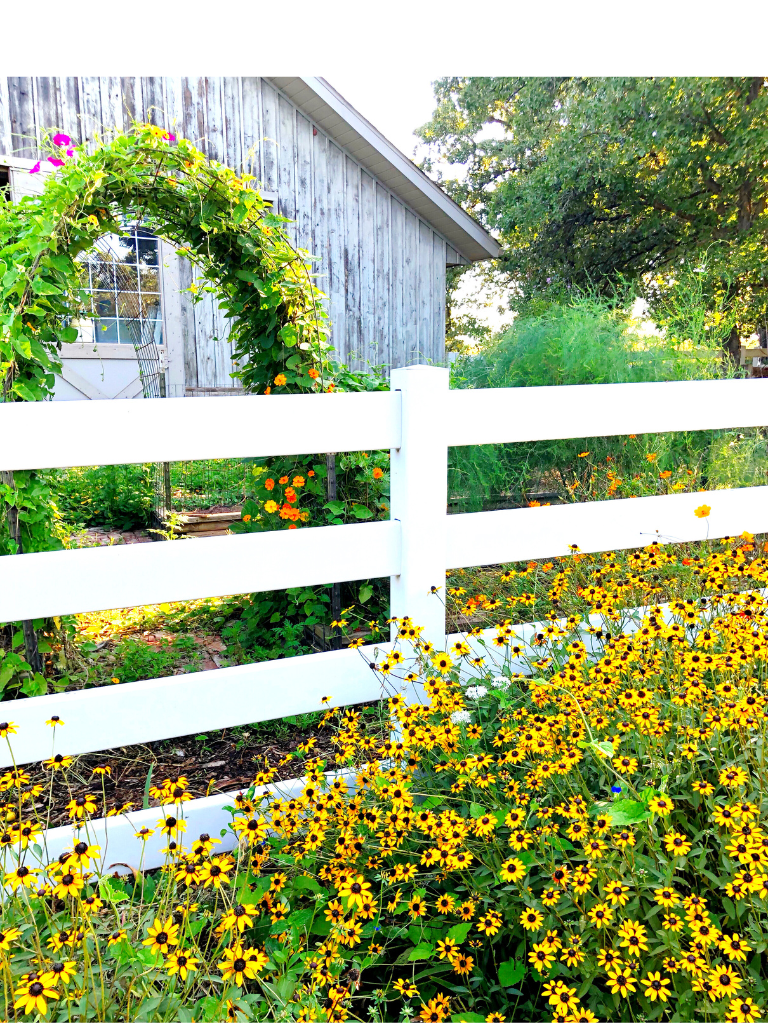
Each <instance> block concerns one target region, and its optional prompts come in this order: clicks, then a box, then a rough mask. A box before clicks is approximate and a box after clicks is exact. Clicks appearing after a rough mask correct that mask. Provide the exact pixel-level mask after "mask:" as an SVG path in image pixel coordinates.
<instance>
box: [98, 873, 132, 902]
mask: <svg viewBox="0 0 768 1024" xmlns="http://www.w3.org/2000/svg"><path fill="white" fill-rule="evenodd" d="M99 896H101V898H102V899H103V900H104V902H105V903H122V901H123V900H127V899H128V893H127V892H126V891H125V889H124V888H123V887H122V885H121V884H120V882H118V881H116V880H115V879H114V878H102V879H101V881H100V882H99Z"/></svg>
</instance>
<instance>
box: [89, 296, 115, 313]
mask: <svg viewBox="0 0 768 1024" xmlns="http://www.w3.org/2000/svg"><path fill="white" fill-rule="evenodd" d="M93 311H94V313H96V314H97V316H106V317H112V316H115V315H116V310H115V293H114V292H94V293H93Z"/></svg>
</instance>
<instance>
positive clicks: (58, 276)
mask: <svg viewBox="0 0 768 1024" xmlns="http://www.w3.org/2000/svg"><path fill="white" fill-rule="evenodd" d="M53 141H54V142H56V141H58V142H60V143H61V145H59V146H55V145H54V146H53V152H54V153H55V154H56V155H55V156H53V157H52V158H49V159H51V160H52V162H54V163H57V164H59V165H61V166H60V170H59V172H58V173H57V174H55V175H51V176H50V177H49V178H48V180H47V181H46V184H45V188H44V190H43V192H42V194H41V195H39V196H34V197H31V196H27V197H25V198H24V199H22V201H21V202H20V203H18V204H16V205H11V204H4V208H3V210H2V215H0V261H1V262H0V281H1V282H2V284H1V288H2V290H1V291H0V316H1V317H2V333H0V360H2V362H1V363H0V372H2V382H3V395H4V399H5V400H6V401H7V400H9V399H10V400H11V401H13V400H15V399H22V400H26V401H30V400H32V401H34V400H39V399H41V398H45V397H47V395H48V394H49V393H50V392H51V390H52V385H53V377H52V374H53V372H54V371H55V370H56V369H57V366H58V362H57V351H58V349H59V347H60V343H61V342H62V341H73V340H74V339H75V337H76V332H75V328H73V327H71V326H67V321H68V320H69V319H70V318H72V317H73V316H78V315H88V313H87V312H85V301H86V298H87V296H86V295H85V293H84V292H83V291H82V290H81V287H80V285H81V280H82V268H81V267H80V265H79V264H78V263H77V262H76V260H75V257H76V256H77V255H78V254H79V253H81V252H83V251H84V250H87V249H90V248H91V247H92V246H93V245H94V243H95V242H96V241H97V240H98V239H99V238H100V237H101V236H102V235H104V234H105V233H107V232H110V231H120V225H119V223H118V217H119V215H120V214H122V213H130V214H131V215H132V216H135V217H140V218H142V220H143V223H144V224H145V226H146V227H147V228H148V229H149V230H150V231H153V232H154V233H155V234H157V235H159V236H161V237H162V238H165V239H167V240H169V241H171V242H173V243H175V244H176V245H177V247H178V251H179V253H180V254H181V255H184V256H186V257H187V258H188V259H190V260H191V261H192V262H193V263H195V264H196V265H197V266H198V267H199V269H200V271H201V274H202V277H203V278H205V279H206V280H207V281H208V282H209V283H210V284H209V287H210V290H212V291H214V292H215V293H216V294H217V295H218V297H219V299H220V300H221V304H222V307H223V309H224V310H225V312H226V314H227V315H228V316H229V317H230V319H231V324H232V330H231V337H232V341H233V342H234V357H235V359H236V360H239V361H240V362H241V363H242V368H241V370H240V371H239V373H238V376H239V377H240V378H241V380H242V381H243V385H244V387H245V388H246V389H247V390H248V391H250V392H253V393H265V392H267V393H269V392H270V391H272V392H283V393H291V392H296V391H304V390H310V389H312V390H316V389H318V388H321V387H328V386H333V380H332V375H333V366H332V364H331V362H330V360H329V348H330V346H329V345H328V342H327V337H328V321H327V314H326V312H325V308H324V304H323V299H324V296H323V294H322V293H321V292H320V291H319V290H318V289H317V288H316V287H315V285H314V283H313V281H312V274H311V269H310V263H309V261H310V260H311V257H310V256H309V254H308V253H306V252H302V251H299V250H296V249H295V248H294V247H293V246H292V245H291V243H290V241H289V240H288V237H287V236H286V234H285V232H284V230H282V228H281V221H283V220H284V219H283V218H280V217H277V216H275V215H274V214H272V213H270V212H269V208H268V205H267V203H266V202H265V201H264V200H263V199H262V197H261V195H260V194H259V192H258V191H257V190H256V189H255V188H251V187H249V184H250V182H252V181H253V178H252V177H251V176H250V175H242V176H238V175H237V174H236V173H235V172H234V171H233V170H231V169H230V168H228V167H224V166H222V165H221V164H217V163H215V162H209V161H208V160H207V159H206V158H205V156H204V155H203V154H202V153H201V152H200V151H199V150H198V149H196V148H195V147H194V146H193V145H192V143H190V142H189V141H187V140H186V139H178V140H177V139H176V138H175V137H174V136H173V135H171V134H170V133H168V132H166V131H164V130H163V129H161V128H157V127H154V126H152V125H142V124H136V125H134V127H133V129H132V130H131V131H129V132H126V133H123V132H119V133H116V134H115V136H114V138H113V139H112V140H111V141H109V142H104V143H98V144H97V145H96V147H95V148H94V150H93V152H91V153H89V152H87V151H86V149H85V147H84V146H81V147H79V148H78V149H76V150H67V149H66V145H67V144H68V142H69V140H68V139H67V137H66V136H62V135H56V136H54V138H53ZM67 152H68V153H71V154H72V155H71V157H70V158H69V159H66V160H65V159H64V158H65V154H66V153H67ZM277 377H279V383H276V378H277Z"/></svg>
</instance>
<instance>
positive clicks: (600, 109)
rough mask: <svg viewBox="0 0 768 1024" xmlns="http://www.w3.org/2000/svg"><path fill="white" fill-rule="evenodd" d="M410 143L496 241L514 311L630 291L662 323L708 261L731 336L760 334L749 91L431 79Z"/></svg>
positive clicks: (762, 94) (753, 91)
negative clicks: (730, 319)
mask: <svg viewBox="0 0 768 1024" xmlns="http://www.w3.org/2000/svg"><path fill="white" fill-rule="evenodd" d="M435 93H436V98H437V100H438V106H437V109H436V111H435V114H434V116H433V119H432V120H431V121H430V122H429V123H428V124H426V125H424V126H423V127H422V128H421V129H420V132H419V134H420V135H421V137H422V138H423V139H424V140H425V141H426V142H428V143H430V144H432V145H433V146H434V149H435V151H436V152H437V154H438V155H439V157H440V158H441V159H443V160H447V161H448V162H450V163H456V164H463V165H465V167H466V174H465V176H464V177H463V179H462V180H460V181H456V182H446V183H445V184H446V188H447V189H448V191H450V192H451V194H452V195H453V196H454V198H456V199H457V200H458V201H459V202H461V203H462V204H463V205H464V206H465V207H466V208H467V209H469V210H471V211H472V212H473V213H475V214H476V215H478V216H479V217H480V218H481V220H483V221H484V222H485V224H486V225H487V226H488V227H489V228H492V229H494V230H496V231H497V232H498V233H499V237H500V240H501V242H502V243H503V246H504V251H503V255H502V258H501V261H500V265H501V266H502V267H503V268H504V269H505V270H506V271H508V272H509V274H510V275H511V276H512V277H513V278H514V279H515V281H516V283H517V284H518V286H519V287H518V295H517V298H516V299H515V300H514V301H516V303H517V305H518V308H524V307H525V305H526V304H527V303H530V302H531V301H532V300H537V299H538V300H541V299H542V298H545V297H550V298H552V299H557V298H562V297H563V296H564V294H566V293H567V290H568V289H569V288H572V287H574V286H576V287H580V288H585V287H590V286H593V287H597V288H599V289H601V290H605V291H610V290H611V289H612V288H614V287H615V286H616V284H617V283H618V282H619V281H622V280H623V281H637V282H638V283H639V284H640V285H641V288H642V291H643V292H644V294H645V295H646V297H647V298H649V299H650V300H651V303H652V308H655V309H657V310H659V309H660V308H663V306H664V302H665V299H666V297H667V295H668V293H669V290H670V288H671V287H672V286H673V284H674V282H675V277H676V275H677V277H678V278H679V276H680V274H681V273H688V274H690V273H692V272H693V271H694V270H695V268H696V267H698V266H699V264H700V263H701V262H702V260H704V258H705V254H706V266H707V270H706V281H707V284H706V292H707V295H708V296H709V297H711V298H716V299H717V301H718V302H719V303H720V305H721V306H722V305H723V303H725V304H727V305H728V306H729V307H730V308H731V309H732V310H733V311H734V313H735V320H736V329H735V331H734V336H733V337H732V338H731V344H733V343H734V338H736V344H737V343H738V341H737V336H738V334H741V335H742V336H743V335H745V334H749V333H751V332H752V331H754V330H756V329H757V330H762V331H765V328H766V326H768V250H767V246H766V243H767V242H768V211H767V210H766V199H767V197H768V86H767V83H766V79H765V78H763V77H751V78H490V77H489V78H444V79H441V80H440V81H438V82H436V83H435Z"/></svg>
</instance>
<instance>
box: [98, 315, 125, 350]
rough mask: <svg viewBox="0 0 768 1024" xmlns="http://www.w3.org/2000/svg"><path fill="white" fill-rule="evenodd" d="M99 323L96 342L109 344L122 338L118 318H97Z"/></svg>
mask: <svg viewBox="0 0 768 1024" xmlns="http://www.w3.org/2000/svg"><path fill="white" fill-rule="evenodd" d="M96 323H97V324H98V327H97V330H96V338H95V339H94V340H95V341H96V344H97V345H98V344H102V345H103V344H107V343H112V344H114V343H115V342H118V341H119V340H120V338H119V335H118V333H117V320H97V321H96Z"/></svg>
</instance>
